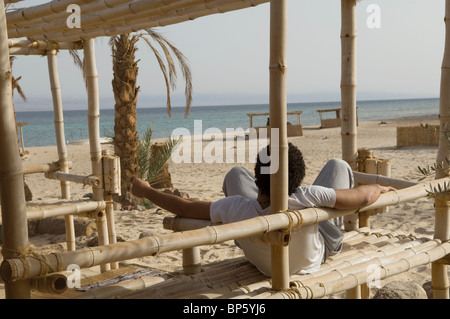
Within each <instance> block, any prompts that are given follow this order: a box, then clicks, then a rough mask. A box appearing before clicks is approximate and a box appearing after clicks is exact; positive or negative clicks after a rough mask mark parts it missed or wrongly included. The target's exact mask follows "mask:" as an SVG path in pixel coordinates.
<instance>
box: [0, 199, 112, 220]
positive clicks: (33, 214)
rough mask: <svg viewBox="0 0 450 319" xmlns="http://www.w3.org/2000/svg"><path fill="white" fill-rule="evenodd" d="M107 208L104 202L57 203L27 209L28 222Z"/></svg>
mask: <svg viewBox="0 0 450 319" xmlns="http://www.w3.org/2000/svg"><path fill="white" fill-rule="evenodd" d="M105 208H106V203H105V202H103V201H100V202H94V201H76V202H66V203H57V204H56V205H53V206H51V205H48V206H45V207H39V206H38V207H31V208H28V209H27V220H42V219H44V218H49V217H56V216H64V215H75V214H83V213H88V212H96V211H101V210H104V209H105ZM0 225H3V219H2V218H0Z"/></svg>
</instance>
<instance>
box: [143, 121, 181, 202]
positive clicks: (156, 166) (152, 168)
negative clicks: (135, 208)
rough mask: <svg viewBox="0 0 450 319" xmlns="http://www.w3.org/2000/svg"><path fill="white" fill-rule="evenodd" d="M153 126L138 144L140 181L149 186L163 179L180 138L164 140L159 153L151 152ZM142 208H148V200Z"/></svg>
mask: <svg viewBox="0 0 450 319" xmlns="http://www.w3.org/2000/svg"><path fill="white" fill-rule="evenodd" d="M153 129H154V125H153V126H152V127H150V128H148V129H147V131H146V132H145V133H144V136H143V138H142V139H141V140H139V144H138V163H139V170H140V174H141V179H143V180H146V181H147V182H148V183H149V184H150V185H151V184H154V183H158V182H160V180H161V179H162V178H163V170H164V167H166V165H167V164H168V162H169V160H170V157H171V156H172V153H173V151H174V150H175V148H176V147H177V146H178V144H179V143H180V142H181V140H182V138H181V137H180V138H179V139H173V138H168V139H166V140H165V142H164V145H163V146H162V147H161V148H160V149H159V152H152V135H153ZM144 206H146V207H148V206H150V202H149V201H148V200H144Z"/></svg>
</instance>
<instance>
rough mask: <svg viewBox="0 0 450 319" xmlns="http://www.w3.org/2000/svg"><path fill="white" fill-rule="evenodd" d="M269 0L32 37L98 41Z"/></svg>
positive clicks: (234, 0) (13, 32) (221, 0)
mask: <svg viewBox="0 0 450 319" xmlns="http://www.w3.org/2000/svg"><path fill="white" fill-rule="evenodd" d="M265 2H268V0H230V1H225V0H213V1H211V2H209V3H208V5H202V7H203V8H204V9H203V10H200V9H197V10H192V9H190V8H189V7H187V8H185V9H183V10H184V11H183V10H181V9H180V10H175V11H174V12H171V13H170V14H162V15H159V16H154V17H152V18H151V19H148V18H143V19H135V18H134V15H132V16H130V22H123V23H110V24H106V23H105V24H102V25H99V26H95V27H91V28H90V27H87V28H84V27H83V28H73V29H67V30H66V31H59V32H50V33H42V32H35V33H34V34H33V35H29V36H28V37H29V38H30V39H33V40H44V39H46V40H51V41H56V42H58V41H79V40H83V39H88V38H95V37H99V36H113V35H117V34H122V33H130V32H137V31H140V30H143V29H147V28H153V27H160V26H166V25H171V24H176V23H180V22H185V21H189V20H193V19H196V18H198V17H202V16H206V15H211V14H214V13H225V12H229V11H234V10H239V9H244V8H247V7H251V6H256V5H259V4H262V3H265ZM190 10H192V12H190ZM21 32H26V29H23V28H22V29H9V30H8V34H9V36H10V37H11V38H14V37H22V36H23V35H22V34H21Z"/></svg>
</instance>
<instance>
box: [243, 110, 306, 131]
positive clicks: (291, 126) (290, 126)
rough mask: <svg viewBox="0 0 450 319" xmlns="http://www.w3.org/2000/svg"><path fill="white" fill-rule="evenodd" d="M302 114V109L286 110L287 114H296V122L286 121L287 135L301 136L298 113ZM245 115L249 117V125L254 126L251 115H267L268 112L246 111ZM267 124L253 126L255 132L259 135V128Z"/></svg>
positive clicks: (301, 129)
mask: <svg viewBox="0 0 450 319" xmlns="http://www.w3.org/2000/svg"><path fill="white" fill-rule="evenodd" d="M301 114H302V111H290V112H287V115H297V124H291V123H289V122H288V125H287V136H288V137H291V136H303V127H302V122H301V119H300V115H301ZM247 116H248V117H249V119H250V127H254V126H253V117H254V116H266V117H268V116H269V113H248V114H247ZM267 121H268V122H269V118H267ZM268 126H269V125H266V126H257V127H255V129H256V134H257V136H258V137H259V130H260V129H261V128H264V129H266V128H267V127H268Z"/></svg>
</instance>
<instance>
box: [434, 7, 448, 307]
mask: <svg viewBox="0 0 450 319" xmlns="http://www.w3.org/2000/svg"><path fill="white" fill-rule="evenodd" d="M449 19H450V0H446V1H445V16H444V21H445V45H444V57H443V61H442V68H441V88H440V100H439V122H440V127H441V130H445V131H446V132H448V130H449V124H450V23H449ZM449 148H450V143H449V139H448V138H447V137H446V136H445V135H442V136H441V138H439V145H438V153H437V157H436V163H437V164H441V163H443V164H444V167H446V168H448V164H447V161H448V158H449ZM444 175H446V174H445V172H444V171H443V170H437V171H436V178H441V177H443V176H444ZM447 176H448V174H447ZM448 200H449V198H448V196H447V197H442V196H436V198H435V211H436V222H435V234H434V236H435V238H439V239H441V240H448V239H449V238H450V207H449V202H448ZM447 268H448V266H447V265H446V264H444V263H433V264H432V266H431V272H432V276H431V278H432V279H431V282H432V288H433V297H434V298H436V299H449V298H450V297H449V278H448V273H447Z"/></svg>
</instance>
